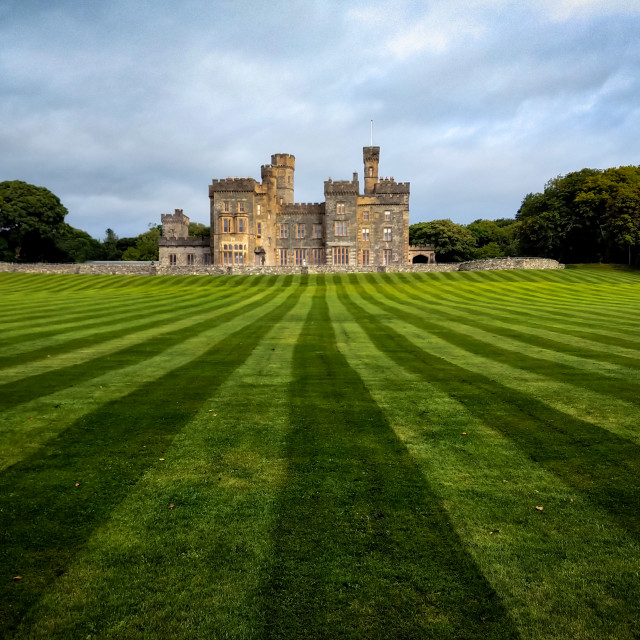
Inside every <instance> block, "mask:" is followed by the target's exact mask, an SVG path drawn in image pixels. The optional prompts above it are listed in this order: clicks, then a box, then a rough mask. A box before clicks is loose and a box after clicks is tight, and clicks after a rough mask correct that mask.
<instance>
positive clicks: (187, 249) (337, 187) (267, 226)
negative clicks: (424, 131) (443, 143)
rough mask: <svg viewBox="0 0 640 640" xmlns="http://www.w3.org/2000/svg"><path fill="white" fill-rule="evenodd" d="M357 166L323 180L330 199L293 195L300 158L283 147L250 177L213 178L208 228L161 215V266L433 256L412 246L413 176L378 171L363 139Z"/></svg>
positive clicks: (374, 261)
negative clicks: (205, 234)
mask: <svg viewBox="0 0 640 640" xmlns="http://www.w3.org/2000/svg"><path fill="white" fill-rule="evenodd" d="M363 160H364V193H360V183H359V180H358V174H357V173H354V174H353V178H352V179H351V180H341V181H333V180H331V178H329V179H328V180H326V181H325V183H324V197H325V201H324V202H322V203H314V204H300V203H295V202H294V173H295V158H294V156H292V155H289V154H285V153H279V154H275V155H273V156H271V164H268V165H263V166H262V169H261V181H260V182H258V181H257V180H255V179H253V178H226V179H224V180H213V181H212V183H211V184H210V185H209V200H210V211H211V222H210V224H211V235H210V237H209V238H207V239H200V238H194V237H190V236H189V233H188V231H189V218H188V217H187V216H185V215H184V213H183V212H182V210H180V209H176V211H175V213H173V214H163V215H162V237H161V238H160V240H159V250H160V251H159V263H160V266H162V267H176V268H178V267H189V266H193V267H198V266H206V265H221V266H225V265H228V266H232V265H233V266H240V265H247V266H257V267H261V266H263V267H272V266H279V267H280V266H281V267H286V266H321V265H326V266H333V267H336V268H338V269H339V268H341V267H346V266H350V267H354V266H361V267H375V266H401V265H406V264H411V263H435V253H434V251H433V247H409V183H408V182H396V181H395V180H394V179H393V178H379V177H378V164H379V160H380V147H364V149H363Z"/></svg>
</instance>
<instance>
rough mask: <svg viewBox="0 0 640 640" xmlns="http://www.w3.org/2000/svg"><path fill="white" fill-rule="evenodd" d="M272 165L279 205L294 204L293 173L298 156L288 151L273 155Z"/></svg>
mask: <svg viewBox="0 0 640 640" xmlns="http://www.w3.org/2000/svg"><path fill="white" fill-rule="evenodd" d="M271 166H272V167H273V173H274V174H275V177H276V200H277V203H278V204H279V205H282V204H293V174H294V172H295V170H296V158H295V156H292V155H290V154H288V153H276V154H274V155H272V156H271Z"/></svg>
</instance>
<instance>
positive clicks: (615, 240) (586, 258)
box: [516, 166, 640, 262]
mask: <svg viewBox="0 0 640 640" xmlns="http://www.w3.org/2000/svg"><path fill="white" fill-rule="evenodd" d="M516 219H517V220H518V223H519V224H518V227H517V235H518V240H519V242H520V246H521V247H522V250H523V252H524V253H527V254H529V255H538V256H542V257H547V258H555V259H556V260H560V261H561V262H600V261H607V262H611V261H618V262H620V261H622V260H624V261H626V259H627V258H628V259H629V260H630V259H631V254H632V252H633V251H634V250H635V252H636V254H637V247H638V245H639V244H640V167H633V166H631V167H618V168H611V169H606V170H604V171H601V170H598V169H582V170H581V171H575V172H572V173H568V174H567V175H566V176H558V177H557V178H554V179H553V180H550V181H549V182H548V183H547V184H546V186H545V189H544V192H543V193H535V194H533V193H530V194H528V195H527V196H525V198H524V200H523V201H522V205H521V207H520V209H519V211H518V213H517V215H516Z"/></svg>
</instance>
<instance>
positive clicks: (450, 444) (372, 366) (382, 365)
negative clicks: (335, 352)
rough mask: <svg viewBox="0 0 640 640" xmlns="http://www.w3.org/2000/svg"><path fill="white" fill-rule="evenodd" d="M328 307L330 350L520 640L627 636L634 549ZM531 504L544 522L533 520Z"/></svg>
mask: <svg viewBox="0 0 640 640" xmlns="http://www.w3.org/2000/svg"><path fill="white" fill-rule="evenodd" d="M333 289H334V287H330V293H329V295H330V296H332V297H333V291H332V290H333ZM330 308H331V316H332V321H333V325H334V327H335V329H336V332H337V336H338V347H339V349H340V351H341V352H342V353H343V354H344V355H345V357H346V358H347V360H348V361H349V364H350V365H351V366H352V367H354V369H355V370H356V371H357V372H358V374H359V375H360V376H361V377H362V379H363V381H364V382H365V384H366V385H367V388H368V389H369V391H370V392H371V394H372V396H373V397H374V398H375V399H376V401H377V402H378V404H379V406H380V407H381V408H382V409H383V411H384V412H385V415H387V416H388V418H389V421H390V424H391V425H392V427H393V429H394V431H395V432H396V433H397V435H398V437H399V438H400V439H401V440H402V441H403V442H404V443H405V444H406V446H407V448H408V450H409V452H410V453H411V455H412V457H413V458H414V459H415V460H416V462H417V464H418V465H419V467H420V469H421V470H422V472H423V473H424V474H425V477H426V478H428V480H429V482H430V483H432V486H433V487H434V490H435V491H437V493H438V494H439V496H440V497H441V499H442V500H443V503H444V504H445V505H446V507H447V512H448V513H449V515H450V517H451V519H452V522H453V523H454V526H455V528H456V530H457V532H458V533H459V534H460V536H461V539H462V542H463V543H464V544H465V547H466V548H467V549H468V550H469V551H470V553H471V554H472V555H473V557H474V559H475V561H476V562H477V563H478V566H479V567H480V568H481V570H482V571H483V573H484V575H485V576H486V577H487V578H488V579H489V581H490V582H491V584H492V586H493V587H494V588H495V589H496V590H497V592H498V593H499V595H500V596H501V597H502V599H503V601H504V602H505V605H506V606H507V607H508V610H509V613H510V615H511V617H512V618H513V619H514V620H515V621H516V623H517V626H518V631H519V632H520V634H521V635H522V637H523V638H530V639H531V640H534V639H535V640H537V639H539V638H548V639H558V640H559V639H573V638H584V639H587V638H593V639H596V638H598V639H599V638H604V637H616V638H632V637H634V636H633V635H632V633H630V623H632V621H633V620H634V618H635V617H636V616H638V615H640V611H639V609H640V607H639V604H638V603H639V602H640V599H639V598H638V595H640V594H639V591H640V589H639V586H638V584H639V583H638V582H637V581H636V580H634V578H633V576H634V575H635V572H636V571H637V564H636V558H637V554H638V551H639V549H638V545H637V542H636V541H635V540H633V539H631V538H630V537H629V536H628V535H627V534H626V532H625V531H623V530H622V529H621V528H619V527H618V526H617V525H616V523H615V522H613V521H612V520H611V518H610V517H609V516H608V514H607V513H605V512H603V511H602V510H601V509H598V507H596V506H594V505H593V504H590V503H589V501H588V500H577V495H576V492H575V491H574V490H573V489H572V488H571V487H569V486H567V485H566V484H565V483H563V482H562V481H561V480H560V479H559V478H557V477H556V476H555V475H554V474H552V473H550V472H548V471H546V470H545V469H544V468H542V467H541V466H540V465H538V464H536V463H534V462H533V461H532V460H531V459H530V458H529V457H528V456H527V455H525V454H524V453H523V452H522V451H521V450H519V449H518V447H517V446H515V445H514V443H513V442H512V441H511V440H510V439H509V438H507V437H505V436H503V435H502V434H501V433H500V432H498V431H496V430H495V429H492V428H491V426H490V425H487V424H485V423H483V422H482V421H480V420H478V419H477V418H475V417H474V416H472V415H470V414H469V412H468V411H467V409H466V408H465V407H464V406H463V405H461V404H460V403H458V402H457V401H456V400H455V399H453V398H451V397H450V396H448V395H447V394H446V393H444V392H442V391H439V390H438V389H436V388H434V387H433V386H432V385H430V384H429V383H428V377H429V376H428V372H425V376H417V375H412V374H410V373H408V372H406V371H405V370H404V369H403V368H401V367H399V366H398V365H397V364H396V363H395V362H394V361H392V360H390V359H389V358H388V357H387V356H386V355H385V354H384V353H383V352H381V351H379V350H378V349H377V347H376V346H375V345H373V344H372V343H371V341H370V340H369V339H368V338H367V336H366V335H365V333H364V332H363V331H362V329H361V328H360V327H359V326H358V325H357V324H356V323H355V322H354V321H353V318H352V316H351V315H350V314H349V313H348V312H346V310H345V309H344V307H343V306H342V305H341V304H340V303H337V304H332V305H331V307H330ZM463 432H465V433H466V434H467V435H466V436H463V435H462V433H463ZM571 498H574V500H575V501H574V502H573V503H571V502H570V501H571ZM539 505H544V506H545V509H546V512H544V517H539V516H540V515H542V514H540V513H538V512H536V511H535V509H534V507H535V506H539ZM549 514H551V518H549V517H548V516H549ZM611 576H615V578H614V580H613V581H612V579H611ZM603 620H604V621H603Z"/></svg>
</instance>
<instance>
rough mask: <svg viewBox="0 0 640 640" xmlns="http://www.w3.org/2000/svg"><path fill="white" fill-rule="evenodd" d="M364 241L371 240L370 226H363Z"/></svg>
mask: <svg viewBox="0 0 640 640" xmlns="http://www.w3.org/2000/svg"><path fill="white" fill-rule="evenodd" d="M362 242H369V227H362Z"/></svg>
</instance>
